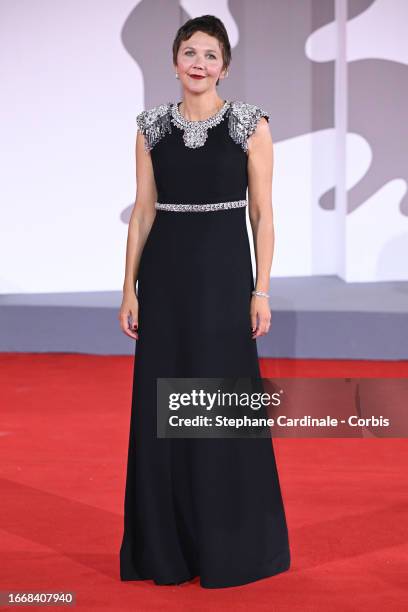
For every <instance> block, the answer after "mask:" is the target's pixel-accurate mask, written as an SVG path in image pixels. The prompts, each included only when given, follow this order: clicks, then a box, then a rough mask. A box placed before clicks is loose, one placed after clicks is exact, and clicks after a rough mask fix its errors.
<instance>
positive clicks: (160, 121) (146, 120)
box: [136, 102, 171, 152]
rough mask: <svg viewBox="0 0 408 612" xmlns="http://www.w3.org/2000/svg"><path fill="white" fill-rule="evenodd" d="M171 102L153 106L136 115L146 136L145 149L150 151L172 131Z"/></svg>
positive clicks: (139, 125)
mask: <svg viewBox="0 0 408 612" xmlns="http://www.w3.org/2000/svg"><path fill="white" fill-rule="evenodd" d="M170 107H171V102H167V104H160V105H158V106H153V107H152V108H149V109H147V110H144V111H142V112H141V113H139V114H138V115H137V116H136V123H137V127H138V128H139V130H140V131H141V132H142V134H143V136H144V137H145V145H144V148H145V151H146V152H149V151H151V150H152V149H153V147H154V146H155V145H156V144H157V143H158V142H159V141H160V140H161V138H162V137H163V136H164V135H165V134H166V133H170V132H171V125H170Z"/></svg>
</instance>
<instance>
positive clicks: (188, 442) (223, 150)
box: [119, 100, 290, 588]
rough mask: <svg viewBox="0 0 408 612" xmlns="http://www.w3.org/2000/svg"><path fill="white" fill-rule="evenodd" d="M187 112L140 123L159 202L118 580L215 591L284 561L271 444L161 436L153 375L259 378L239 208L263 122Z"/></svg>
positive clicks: (253, 114)
mask: <svg viewBox="0 0 408 612" xmlns="http://www.w3.org/2000/svg"><path fill="white" fill-rule="evenodd" d="M179 104H180V103H172V102H168V103H167V104H162V105H160V106H156V107H153V108H151V109H148V110H145V111H143V112H142V113H140V114H139V115H138V116H137V124H138V128H139V129H140V130H141V131H142V133H143V134H144V137H145V150H146V153H147V154H148V153H150V154H151V158H152V164H153V170H154V177H155V182H156V187H157V193H158V197H157V200H158V201H157V202H156V204H155V207H156V216H155V219H154V222H153V225H152V227H151V230H150V233H149V235H148V237H147V240H146V243H145V245H144V248H143V251H142V255H141V258H140V263H139V269H138V300H139V338H138V339H137V340H136V348H135V361H134V370H133V394H132V406H131V417H130V433H129V446H128V457H127V475H126V489H125V499H124V531H123V539H122V544H121V548H120V555H119V556H120V578H121V580H124V581H127V580H153V581H154V583H156V584H159V585H164V584H178V583H181V582H184V581H187V580H190V579H192V578H194V577H195V576H199V577H200V585H201V586H202V587H205V588H220V587H228V586H237V585H242V584H246V583H249V582H252V581H255V580H258V579H260V578H265V577H268V576H272V575H274V574H278V573H280V572H283V571H285V570H287V569H288V568H289V566H290V550H289V542H288V530H287V525H286V518H285V511H284V506H283V500H282V495H281V490H280V483H279V477H278V473H277V467H276V462H275V455H274V450H273V444H272V440H271V438H267V437H266V438H172V439H171V438H158V437H157V434H156V424H157V414H156V379H157V378H158V377H183V378H188V377H240V376H242V377H248V376H249V377H260V376H261V373H260V369H259V363H258V354H257V346H256V340H253V339H252V338H251V322H250V315H249V308H250V300H251V291H252V289H253V288H254V279H253V273H252V265H251V255H250V244H249V237H248V233H247V227H246V207H245V204H246V193H247V186H248V175H247V159H248V148H247V140H248V137H249V136H250V135H251V134H252V133H253V132H254V131H255V128H256V124H257V122H258V120H259V118H260V117H261V116H263V117H266V118H267V119H268V120H269V115H268V113H267V112H266V111H265V110H263V109H262V108H261V107H259V106H256V105H251V104H247V103H244V102H239V101H233V102H230V101H228V100H226V101H225V103H224V106H223V107H222V108H221V109H220V111H218V113H216V114H215V115H213V116H212V117H210V118H209V119H207V120H205V121H200V122H196V121H192V122H191V121H187V120H185V119H184V117H183V116H182V115H181V114H180V112H179ZM199 207H201V208H199Z"/></svg>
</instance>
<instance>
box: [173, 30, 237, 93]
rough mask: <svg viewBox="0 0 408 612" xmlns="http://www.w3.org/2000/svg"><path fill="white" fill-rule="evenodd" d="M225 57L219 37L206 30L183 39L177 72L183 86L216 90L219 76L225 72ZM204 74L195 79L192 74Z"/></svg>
mask: <svg viewBox="0 0 408 612" xmlns="http://www.w3.org/2000/svg"><path fill="white" fill-rule="evenodd" d="M222 65H223V58H222V53H221V47H220V44H219V42H218V39H217V38H214V37H213V36H210V35H209V34H206V33H205V32H194V34H193V35H192V36H191V37H190V38H189V39H188V40H183V41H182V43H181V44H180V47H179V50H178V53H177V66H176V68H177V72H178V75H179V79H180V82H181V84H182V86H183V87H185V88H186V89H188V90H190V91H192V92H203V91H208V90H211V89H214V90H215V85H216V82H217V80H218V78H219V77H220V75H221V78H222V76H223V75H224V74H225V71H223V70H222ZM194 74H200V75H203V77H204V78H203V79H194V78H193V77H192V75H194Z"/></svg>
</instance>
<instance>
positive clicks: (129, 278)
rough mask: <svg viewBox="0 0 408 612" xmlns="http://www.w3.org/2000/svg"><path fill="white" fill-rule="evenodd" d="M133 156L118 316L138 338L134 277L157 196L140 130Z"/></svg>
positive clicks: (149, 227)
mask: <svg viewBox="0 0 408 612" xmlns="http://www.w3.org/2000/svg"><path fill="white" fill-rule="evenodd" d="M135 157H136V200H135V204H134V206H133V210H132V214H131V216H130V221H129V228H128V237H127V244H126V264H125V279H124V282H123V299H122V305H121V307H120V311H119V316H118V318H119V321H120V326H121V329H122V331H123V332H124V333H125V334H126V335H127V336H130V337H131V338H136V339H137V338H138V334H137V332H136V331H134V330H137V328H138V314H139V304H138V300H137V295H136V280H137V274H138V269H139V261H140V257H141V254H142V251H143V247H144V245H145V242H146V239H147V236H148V235H149V232H150V229H151V227H152V225H153V221H154V218H155V216H156V209H155V206H154V205H155V202H156V198H157V189H156V183H155V180H154V173H153V166H152V159H151V156H150V153H147V152H146V151H145V148H144V136H143V134H142V133H141V132H140V130H138V131H137V136H136V147H135ZM130 317H131V321H130V322H129V318H130Z"/></svg>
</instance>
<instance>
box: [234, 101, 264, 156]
mask: <svg viewBox="0 0 408 612" xmlns="http://www.w3.org/2000/svg"><path fill="white" fill-rule="evenodd" d="M261 117H265V118H266V119H267V120H268V121H269V112H268V111H266V110H265V109H264V108H262V107H261V106H257V105H256V104H248V103H247V102H241V101H239V100H234V101H233V102H232V103H231V110H230V113H229V117H228V131H229V134H230V136H231V138H232V140H233V141H234V142H235V143H236V144H239V145H241V147H242V148H243V150H244V151H245V152H246V153H248V142H247V141H248V138H249V137H250V136H251V135H252V134H253V133H254V132H255V130H256V126H257V124H258V121H259V119H260V118H261Z"/></svg>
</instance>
